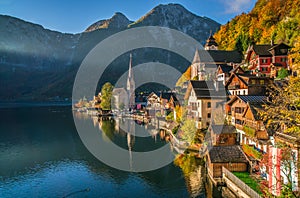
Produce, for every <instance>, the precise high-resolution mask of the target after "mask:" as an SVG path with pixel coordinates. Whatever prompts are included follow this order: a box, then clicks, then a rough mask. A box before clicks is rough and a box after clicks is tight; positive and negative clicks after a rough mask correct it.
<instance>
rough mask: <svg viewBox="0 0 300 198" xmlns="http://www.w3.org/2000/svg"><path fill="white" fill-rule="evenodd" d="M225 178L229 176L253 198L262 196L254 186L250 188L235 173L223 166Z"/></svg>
mask: <svg viewBox="0 0 300 198" xmlns="http://www.w3.org/2000/svg"><path fill="white" fill-rule="evenodd" d="M222 172H223V178H224V177H226V178H228V179H229V180H230V181H231V182H233V183H234V184H235V185H236V186H238V188H240V189H241V190H242V191H243V192H244V193H246V194H247V195H249V197H251V198H262V197H261V196H260V195H259V194H258V193H257V192H255V191H254V190H253V189H252V188H250V187H249V186H248V185H247V184H245V183H244V182H243V181H241V180H240V179H239V178H237V177H236V176H235V175H234V174H232V173H231V172H230V171H229V170H227V169H226V168H225V167H222Z"/></svg>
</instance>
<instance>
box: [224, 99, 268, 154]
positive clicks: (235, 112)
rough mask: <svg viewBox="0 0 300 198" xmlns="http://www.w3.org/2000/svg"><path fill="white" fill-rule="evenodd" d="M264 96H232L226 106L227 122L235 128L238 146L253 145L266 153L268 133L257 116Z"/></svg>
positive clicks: (264, 100)
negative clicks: (237, 134) (237, 135)
mask: <svg viewBox="0 0 300 198" xmlns="http://www.w3.org/2000/svg"><path fill="white" fill-rule="evenodd" d="M266 100H267V97H265V96H234V97H233V98H232V99H231V100H230V101H229V102H228V103H227V104H226V105H227V108H226V111H227V115H228V120H229V122H231V124H232V125H234V126H235V127H236V128H237V131H238V133H239V138H240V140H239V142H240V144H247V145H253V146H255V147H256V148H258V149H260V150H263V151H264V152H266V151H267V141H268V140H269V135H268V132H267V130H266V128H265V125H264V123H263V121H262V120H261V119H260V117H259V115H258V110H259V109H262V104H263V103H264V102H266Z"/></svg>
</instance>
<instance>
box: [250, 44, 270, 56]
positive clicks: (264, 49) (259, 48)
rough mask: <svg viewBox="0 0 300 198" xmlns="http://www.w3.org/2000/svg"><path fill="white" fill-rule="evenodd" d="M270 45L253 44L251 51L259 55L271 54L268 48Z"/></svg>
mask: <svg viewBox="0 0 300 198" xmlns="http://www.w3.org/2000/svg"><path fill="white" fill-rule="evenodd" d="M271 47H272V45H253V51H254V52H255V53H256V54H257V55H259V56H272V54H271V53H270V52H269V49H270V48H271Z"/></svg>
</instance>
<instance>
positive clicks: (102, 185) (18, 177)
mask: <svg viewBox="0 0 300 198" xmlns="http://www.w3.org/2000/svg"><path fill="white" fill-rule="evenodd" d="M0 114H1V119H0V181H1V182H0V197H1V198H2V197H64V196H68V197H142V196H147V197H162V196H163V197H189V191H188V189H187V187H186V182H185V177H184V175H183V173H182V171H181V169H180V168H179V167H176V166H175V165H173V164H170V165H168V166H165V167H163V168H161V169H158V170H155V171H149V172H145V173H131V172H124V171H119V170H116V169H113V168H111V167H108V166H107V165H105V164H103V163H101V162H100V161H98V160H97V159H95V158H94V157H93V156H92V155H91V154H90V153H89V152H88V151H87V149H86V148H85V147H84V146H83V144H82V142H81V140H80V138H79V136H78V134H77V132H76V129H75V127H74V122H73V118H72V112H71V110H70V107H35V108H29V107H26V108H14V109H8V108H6V109H0ZM77 116H78V117H77ZM76 117H77V118H78V119H81V120H82V121H83V122H89V123H91V124H92V125H93V126H94V127H95V128H96V129H98V130H99V128H100V129H101V131H103V133H105V135H102V136H101V137H103V138H109V139H110V140H113V141H114V142H115V143H116V144H118V145H120V146H121V147H123V148H126V149H127V150H128V147H129V146H130V147H131V150H135V151H147V150H152V149H155V148H159V147H161V146H162V145H165V142H164V141H163V140H161V139H160V137H158V136H157V134H155V133H153V134H152V133H151V135H152V137H151V136H150V137H148V138H144V137H134V136H133V134H132V135H130V136H128V135H127V133H126V132H125V131H124V130H123V129H122V128H123V127H120V126H122V124H123V123H124V121H122V120H106V121H100V122H99V121H98V120H97V118H90V117H88V116H85V115H84V114H81V115H76ZM145 128H146V127H145V126H139V125H138V126H135V133H142V132H143V130H144V131H147V130H146V129H145ZM101 131H100V130H99V132H101ZM148 131H149V130H148ZM152 132H153V131H152ZM133 163H134V162H133Z"/></svg>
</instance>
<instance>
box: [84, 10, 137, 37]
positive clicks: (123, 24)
mask: <svg viewBox="0 0 300 198" xmlns="http://www.w3.org/2000/svg"><path fill="white" fill-rule="evenodd" d="M131 23H133V21H130V20H129V19H128V18H127V17H126V16H125V15H124V14H122V13H120V12H116V13H115V14H114V16H112V18H110V19H105V20H100V21H97V22H96V23H94V24H92V25H91V26H89V27H88V28H87V29H86V30H85V32H91V31H94V30H97V29H103V28H116V29H123V28H127V27H128V25H129V24H131Z"/></svg>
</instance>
